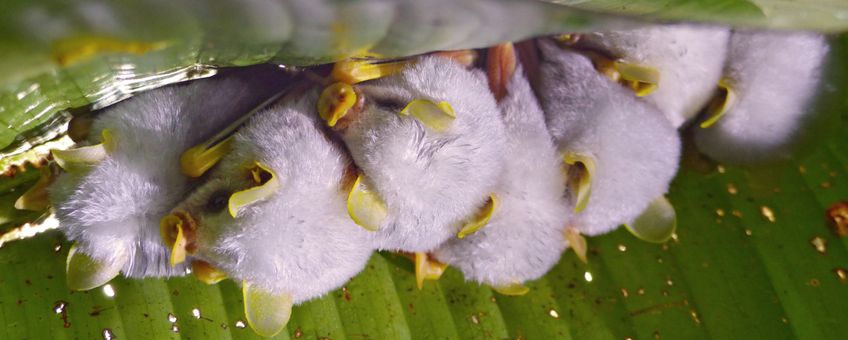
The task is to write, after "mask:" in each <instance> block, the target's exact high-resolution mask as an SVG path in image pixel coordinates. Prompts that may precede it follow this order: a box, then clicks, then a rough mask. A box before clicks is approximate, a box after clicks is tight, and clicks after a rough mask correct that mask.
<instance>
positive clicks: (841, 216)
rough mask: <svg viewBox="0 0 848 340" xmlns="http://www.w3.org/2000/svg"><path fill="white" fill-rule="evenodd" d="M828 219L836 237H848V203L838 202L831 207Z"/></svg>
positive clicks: (828, 210) (828, 211)
mask: <svg viewBox="0 0 848 340" xmlns="http://www.w3.org/2000/svg"><path fill="white" fill-rule="evenodd" d="M827 218H828V219H829V220H830V226H831V227H832V228H833V232H834V233H835V234H836V235H838V236H839V237H845V236H848V201H842V202H837V203H836V204H834V205H832V206H830V208H828V209H827Z"/></svg>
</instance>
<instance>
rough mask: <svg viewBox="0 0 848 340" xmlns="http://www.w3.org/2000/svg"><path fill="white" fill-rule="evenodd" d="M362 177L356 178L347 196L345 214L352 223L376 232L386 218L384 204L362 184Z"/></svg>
mask: <svg viewBox="0 0 848 340" xmlns="http://www.w3.org/2000/svg"><path fill="white" fill-rule="evenodd" d="M364 178H365V176H364V175H362V174H360V175H359V176H357V177H356V181H355V182H354V183H353V187H352V188H351V189H350V193H349V194H348V195H347V213H348V214H349V215H350V218H351V219H352V220H353V222H354V223H356V224H357V225H359V226H360V227H362V228H365V229H366V230H368V231H377V230H379V229H380V227H381V226H382V225H383V221H384V220H385V219H386V217H387V216H388V210H386V204H385V203H383V200H381V199H380V197H379V196H377V194H376V193H374V191H372V190H371V189H370V188H368V186H367V185H366V184H365V183H364V182H363V179H364Z"/></svg>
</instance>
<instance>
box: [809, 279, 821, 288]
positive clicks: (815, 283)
mask: <svg viewBox="0 0 848 340" xmlns="http://www.w3.org/2000/svg"><path fill="white" fill-rule="evenodd" d="M820 284H821V282H819V280H818V279H810V286H813V287H818V286H819V285H820Z"/></svg>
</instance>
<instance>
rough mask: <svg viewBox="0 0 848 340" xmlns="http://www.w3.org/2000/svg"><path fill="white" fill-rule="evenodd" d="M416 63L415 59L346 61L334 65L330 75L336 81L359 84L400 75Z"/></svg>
mask: <svg viewBox="0 0 848 340" xmlns="http://www.w3.org/2000/svg"><path fill="white" fill-rule="evenodd" d="M414 62H415V60H414V59H399V60H380V59H364V58H359V59H356V58H354V59H345V60H342V61H340V62H337V63H336V64H335V65H333V71H332V73H330V75H331V76H332V77H333V80H335V81H340V82H343V83H347V84H357V83H361V82H363V81H368V80H372V79H379V78H383V77H386V76H390V75H393V74H396V73H399V72H400V71H401V70H403V69H404V67H406V66H407V65H410V64H412V63H414Z"/></svg>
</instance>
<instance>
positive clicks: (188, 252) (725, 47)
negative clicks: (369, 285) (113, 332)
mask: <svg viewBox="0 0 848 340" xmlns="http://www.w3.org/2000/svg"><path fill="white" fill-rule="evenodd" d="M827 50H828V45H827V42H826V40H825V38H824V37H822V36H820V35H816V34H808V33H789V32H782V33H774V32H751V31H733V30H730V29H728V28H723V27H710V26H694V25H663V26H650V27H645V28H639V29H634V30H627V31H615V32H601V33H582V34H568V35H561V36H556V37H544V38H538V39H534V40H531V41H528V42H522V43H521V44H518V45H516V47H514V46H513V45H512V44H503V45H499V46H496V47H492V48H489V49H488V50H486V51H485V52H484V53H479V54H478V53H477V51H455V52H438V53H431V54H427V55H421V56H416V57H412V58H405V59H394V60H381V59H375V58H358V59H349V60H345V61H342V62H339V63H337V64H335V65H334V66H333V68H332V72H325V73H327V74H323V75H321V74H318V73H310V72H311V71H309V70H305V71H301V72H304V73H308V75H309V77H299V78H296V79H298V81H296V82H292V81H282V80H281V79H282V77H279V74H277V73H274V72H268V69H267V68H262V67H253V68H244V69H240V70H235V71H232V72H229V73H225V74H221V75H219V76H216V77H213V78H211V79H204V80H197V81H193V82H190V83H188V84H180V85H175V86H168V87H164V88H160V89H156V90H152V91H148V92H145V93H142V94H140V95H138V96H136V97H134V98H131V99H129V100H126V101H124V102H122V103H119V104H117V105H115V106H113V107H111V108H108V109H107V110H105V112H102V113H100V114H99V115H98V116H97V117H96V119H94V120H93V123H92V124H91V126H90V127H89V128H88V129H86V130H87V131H88V137H87V139H86V140H85V141H83V142H82V143H81V145H82V146H80V147H78V148H76V149H72V150H55V151H54V152H53V156H54V159H55V161H56V163H57V164H58V165H59V166H61V168H62V169H63V170H64V171H62V173H61V174H60V175H58V177H57V178H55V180H53V181H52V182H51V184H49V186H47V188H46V190H47V191H48V192H49V203H50V205H52V207H53V209H54V211H55V213H56V216H57V218H58V219H59V220H60V222H61V230H62V231H63V232H64V233H65V235H66V236H67V238H68V239H69V240H71V241H73V242H74V247H73V248H72V249H71V251H70V254H69V256H68V260H67V279H68V284H69V286H70V287H71V288H73V289H81V290H85V289H91V288H94V287H97V286H100V285H102V284H104V283H106V282H108V281H109V280H111V279H112V278H114V277H115V276H117V275H118V274H120V273H123V274H124V275H125V276H127V277H133V278H138V277H168V276H176V275H185V274H186V273H187V272H192V273H193V274H194V275H196V276H197V277H198V278H199V279H200V280H202V281H204V282H207V283H210V284H211V283H215V282H218V281H220V280H222V279H225V278H232V279H234V280H237V281H238V282H241V284H242V286H243V291H244V303H245V313H246V317H247V320H248V322H249V324H250V325H251V327H253V329H254V330H256V331H257V333H259V334H261V335H273V334H276V333H277V332H279V331H280V330H281V329H282V328H283V327H284V326H285V324H286V323H287V321H288V318H289V314H290V312H291V307H292V305H294V304H299V303H301V302H304V301H307V300H310V299H313V298H316V297H319V296H321V295H323V294H325V293H327V292H329V291H331V290H333V289H336V288H338V287H340V286H341V285H343V284H344V283H345V282H346V281H347V280H349V279H350V278H351V277H353V276H354V275H356V274H357V273H358V272H359V271H361V270H362V269H363V267H364V266H365V264H366V262H367V260H368V259H369V257H370V255H371V254H372V252H373V251H374V250H388V251H398V252H403V253H407V254H410V256H411V257H412V258H413V259H414V261H415V268H416V276H417V278H418V280H419V285H420V284H421V283H422V282H423V280H424V279H437V278H438V276H439V275H440V274H441V272H442V271H443V270H444V268H445V266H447V265H449V266H453V267H455V268H457V269H458V270H460V271H461V272H462V273H463V274H464V275H465V278H466V279H467V280H469V281H474V282H478V283H483V284H487V285H490V286H492V287H494V288H495V289H496V290H497V291H499V292H501V293H503V294H522V293H524V292H526V291H527V288H526V287H525V286H524V285H523V283H524V282H526V281H529V280H534V279H536V278H538V277H540V276H542V275H544V274H545V273H546V272H547V271H548V270H549V269H550V268H551V267H552V266H553V265H554V264H555V263H556V262H557V261H558V260H559V258H560V256H561V255H562V253H563V251H564V250H565V249H567V248H569V247H570V248H572V249H574V250H575V252H576V253H577V255H578V256H579V257H581V259H583V260H584V261H585V255H586V241H585V239H584V237H583V236H584V235H585V236H594V235H599V234H603V233H607V232H610V231H612V230H614V229H616V228H617V227H619V226H620V225H633V224H634V221H636V220H637V219H639V218H640V217H642V216H643V215H644V214H646V211H650V213H651V214H656V213H657V211H659V212H660V213H664V214H672V215H673V208H672V207H671V205H670V204H668V202H667V201H666V200H665V198H664V196H663V195H664V194H665V193H666V191H667V190H668V186H669V183H670V181H671V180H672V178H673V177H674V175H675V174H676V172H677V167H678V163H679V157H680V149H681V146H680V144H681V142H680V135H679V132H678V129H679V128H680V127H682V126H684V125H687V124H688V123H693V124H700V127H697V131H695V142H696V144H697V146H698V147H699V148H700V150H701V151H702V152H704V153H705V154H707V155H708V156H710V157H712V158H714V159H716V160H719V161H723V162H733V163H744V162H752V161H757V160H760V159H762V158H764V157H767V156H770V155H774V154H779V153H781V152H784V150H785V149H786V148H787V145H789V142H790V140H791V137H792V136H793V135H794V134H795V133H796V132H797V130H798V129H799V126H800V125H801V124H802V123H803V122H804V117H805V115H806V114H807V112H808V111H809V110H808V108H809V106H810V101H811V98H812V97H813V95H814V94H815V93H816V91H817V88H818V86H819V83H820V77H821V69H822V65H823V63H824V59H825V56H826V54H827ZM483 56H484V57H485V58H484V57H483ZM279 93H285V95H283V96H282V97H280V95H277V94H279ZM269 98H273V103H271V104H270V105H266V104H264V103H263V102H265V103H267V102H268V101H270V100H269ZM256 107H263V109H261V110H258V111H256V112H255V114H252V115H250V116H246V115H245V113H246V112H250V111H251V109H253V108H256ZM31 192H32V191H31ZM31 192H28V193H27V194H25V195H24V196H23V197H22V198H21V200H22V202H24V203H26V202H27V201H31V200H33V199H32V198H30V197H28V195H29V196H33V197H35V196H36V195H32V194H31ZM29 203H32V202H29ZM23 205H26V204H23ZM671 232H673V230H666V231H664V232H662V233H661V234H664V235H666V237H667V236H668V235H670V233H671ZM636 233H637V236H638V233H639V231H638V230H636ZM664 239H665V238H663V237H661V238H660V240H659V241H662V240H664ZM188 268H191V270H188Z"/></svg>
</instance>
